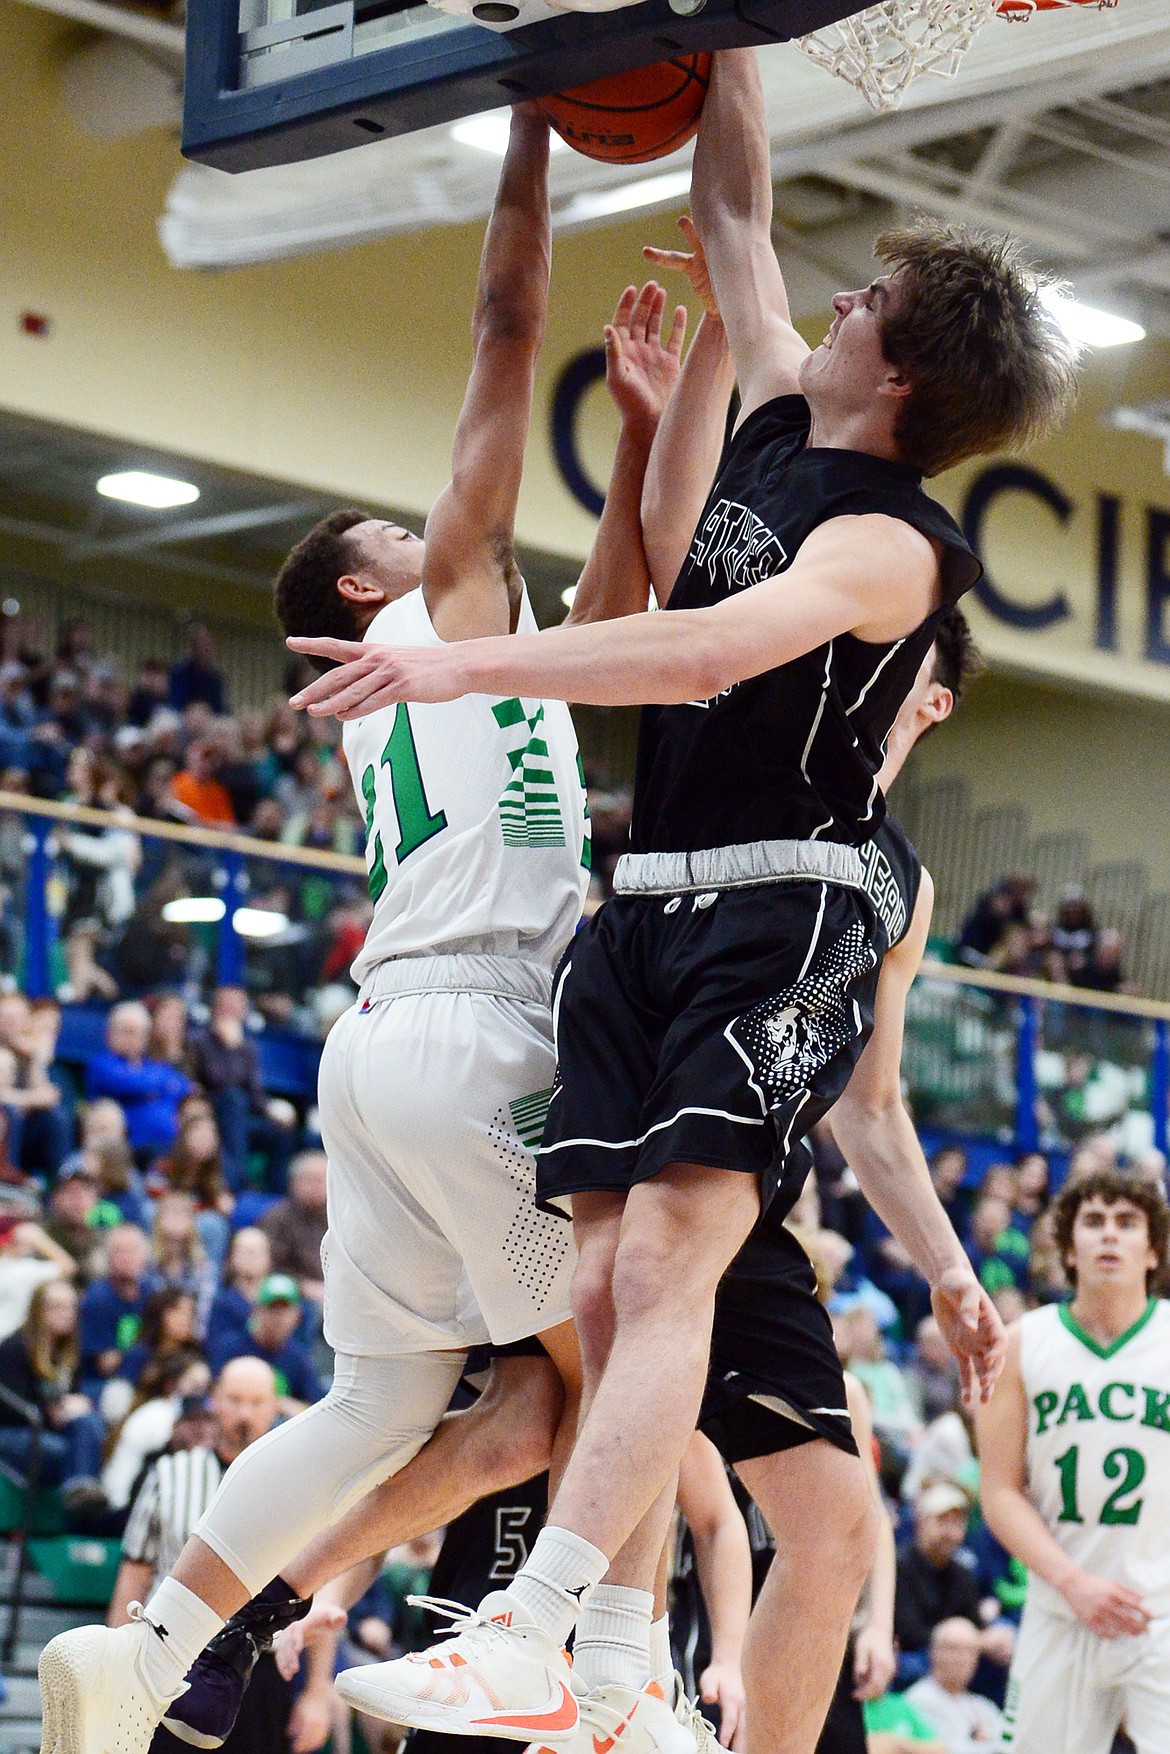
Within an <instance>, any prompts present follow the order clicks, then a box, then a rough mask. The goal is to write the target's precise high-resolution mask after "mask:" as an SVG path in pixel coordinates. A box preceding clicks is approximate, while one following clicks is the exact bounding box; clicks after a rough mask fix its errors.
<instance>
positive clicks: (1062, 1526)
mask: <svg viewBox="0 0 1170 1754" xmlns="http://www.w3.org/2000/svg"><path fill="white" fill-rule="evenodd" d="M1020 1370H1021V1374H1022V1376H1023V1382H1024V1392H1025V1394H1026V1396H1027V1401H1028V1442H1027V1477H1028V1496H1029V1498H1030V1499H1031V1501H1032V1503H1033V1504H1034V1505H1035V1507H1036V1509H1037V1510H1038V1511H1039V1513H1040V1515H1041V1516H1042V1517H1043V1519H1044V1522H1045V1525H1046V1527H1047V1528H1048V1530H1049V1533H1050V1534H1051V1535H1053V1536H1054V1538H1055V1539H1056V1540H1057V1541H1058V1542H1059V1544H1060V1546H1061V1547H1062V1548H1063V1549H1064V1551H1065V1552H1066V1553H1067V1554H1068V1555H1069V1557H1070V1558H1071V1559H1072V1560H1074V1562H1075V1563H1076V1564H1077V1565H1079V1566H1080V1567H1082V1569H1083V1570H1085V1571H1088V1572H1090V1573H1092V1574H1093V1575H1094V1576H1096V1577H1107V1578H1111V1579H1113V1580H1114V1581H1115V1582H1117V1583H1124V1584H1128V1585H1129V1586H1130V1588H1131V1589H1135V1590H1137V1591H1138V1592H1139V1594H1140V1595H1142V1596H1143V1597H1144V1598H1145V1601H1146V1603H1147V1605H1148V1606H1149V1608H1150V1609H1151V1611H1152V1612H1153V1613H1155V1614H1157V1615H1165V1614H1167V1613H1170V1304H1167V1303H1165V1302H1163V1301H1161V1300H1160V1299H1158V1298H1154V1297H1152V1298H1151V1299H1150V1301H1149V1305H1148V1306H1147V1309H1146V1312H1145V1314H1144V1315H1143V1316H1142V1318H1141V1320H1140V1321H1138V1322H1136V1323H1135V1324H1134V1326H1133V1327H1132V1328H1131V1329H1130V1330H1129V1332H1128V1333H1127V1334H1123V1335H1122V1336H1121V1338H1120V1339H1119V1340H1116V1341H1115V1342H1114V1344H1113V1345H1112V1346H1108V1347H1102V1346H1099V1345H1098V1344H1097V1343H1096V1341H1095V1340H1093V1339H1092V1338H1091V1336H1090V1335H1088V1334H1086V1333H1085V1331H1084V1330H1083V1329H1082V1328H1081V1327H1080V1326H1079V1324H1078V1323H1077V1321H1076V1319H1075V1317H1074V1316H1073V1315H1072V1314H1071V1313H1070V1310H1069V1307H1068V1305H1067V1304H1060V1305H1051V1306H1049V1307H1048V1308H1046V1309H1038V1310H1034V1311H1032V1312H1031V1314H1029V1315H1026V1316H1024V1317H1023V1318H1022V1320H1021V1323H1020ZM1034 1598H1035V1600H1036V1605H1037V1606H1043V1607H1045V1608H1047V1609H1048V1610H1049V1611H1050V1612H1052V1613H1055V1614H1060V1615H1064V1616H1065V1617H1067V1618H1072V1610H1071V1608H1069V1607H1068V1604H1067V1603H1066V1602H1065V1600H1064V1598H1063V1597H1062V1596H1060V1595H1059V1594H1058V1593H1057V1592H1056V1591H1055V1590H1053V1589H1051V1588H1050V1587H1049V1586H1048V1585H1046V1584H1045V1583H1044V1582H1043V1580H1042V1579H1040V1578H1036V1577H1033V1578H1032V1579H1031V1580H1030V1585H1029V1602H1032V1600H1033V1599H1034Z"/></svg>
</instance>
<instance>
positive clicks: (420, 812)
mask: <svg viewBox="0 0 1170 1754" xmlns="http://www.w3.org/2000/svg"><path fill="white" fill-rule="evenodd" d="M378 766H379V767H388V768H389V769H390V791H391V795H392V797H393V799H394V814H395V816H396V817H397V818H398V845H397V846H396V847H395V848H394V859H395V862H396V863H397V864H399V865H401V864H402V863H403V862H404V861H405V860H406V859H409V857H410V855H411V853H416V852H417V851H418V849H419V847H421V846H423V845H425V843H426V842H427V841H429V840H431V839H432V838H433V837H434V836H435V835H436V834H439V833H441V832H442V830H443V829H444V828H446V826H447V818H446V816H445V815H444V813H443V811H442V810H432V809H431V807H430V805H429V804H428V802H427V794H426V789H425V787H424V786H423V777H422V774H421V773H420V772H419V765H418V751H417V749H416V748H415V746H414V731H413V730H412V728H411V723H410V713H409V711H408V709H407V705H406V702H405V701H399V703H398V707H397V709H396V711H395V714H394V725H393V728H392V729H391V732H390V735H389V737H388V738H387V739H386V747H385V748H384V749H383V751H382V754H381V758H380V760H379V762H378ZM377 785H378V774H377V769H376V768H375V767H374V764H373V762H371V763H370V765H369V767H367V768H366V771H365V772H364V773H363V775H362V797H363V798H364V799H365V805H366V841H367V844H369V840H370V836H371V834H372V835H373V858H372V859H371V861H370V875H369V884H370V900H371V901H372V902H374V903H377V901H378V898H379V896H380V895H381V894H382V891H383V890H384V889H385V887H386V885H387V883H388V882H389V874H388V872H387V870H386V854H385V849H384V848H383V845H382V836H381V834H380V833H375V831H374V808H375V805H376V803H377Z"/></svg>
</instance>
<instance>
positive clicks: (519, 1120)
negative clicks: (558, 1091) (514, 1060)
mask: <svg viewBox="0 0 1170 1754" xmlns="http://www.w3.org/2000/svg"><path fill="white" fill-rule="evenodd" d="M551 1097H552V1086H551V1085H550V1086H549V1088H548V1089H547V1090H534V1091H533V1093H532V1095H531V1096H518V1097H517V1098H516V1100H515V1102H510V1103H509V1104H508V1111H509V1113H510V1114H511V1116H512V1125H513V1126H514V1127H515V1129H516V1131H517V1133H518V1134H519V1135H520V1143H521V1144H522V1145H524V1146H526V1147H527V1149H528V1150H529V1151H534V1150H535V1149H536V1147H537V1146H538V1145H539V1144H540V1141H541V1140H542V1139H543V1138H544V1123H545V1121H546V1119H547V1118H548V1105H549V1101H550V1099H551Z"/></svg>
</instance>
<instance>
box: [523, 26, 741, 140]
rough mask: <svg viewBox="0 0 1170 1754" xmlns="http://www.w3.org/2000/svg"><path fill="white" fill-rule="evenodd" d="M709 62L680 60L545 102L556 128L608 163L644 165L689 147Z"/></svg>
mask: <svg viewBox="0 0 1170 1754" xmlns="http://www.w3.org/2000/svg"><path fill="white" fill-rule="evenodd" d="M710 77H711V57H710V55H709V54H707V53H703V54H698V55H676V56H675V57H674V59H673V60H670V61H656V62H655V63H654V65H653V66H652V67H636V68H634V70H633V71H632V72H630V73H614V74H612V75H610V76H609V77H608V78H606V79H594V80H592V81H591V82H590V83H589V84H588V85H578V86H574V88H573V89H572V91H562V92H560V93H559V94H558V95H557V96H555V97H546V98H542V99H541V105H540V107H541V109H542V110H543V111H544V113H545V115H546V116H547V117H548V119H549V121H550V122H551V124H552V126H553V127H554V128H555V129H556V131H557V133H558V134H559V135H560V136H561V139H562V140H566V141H568V143H569V145H570V146H575V147H576V149H577V151H578V152H583V153H584V154H585V157H586V158H599V159H602V160H603V161H604V162H605V163H606V164H646V163H647V162H648V161H649V160H650V159H653V158H665V157H666V155H667V153H668V152H674V151H675V149H676V148H677V147H679V146H685V145H686V143H687V141H688V140H690V139H691V138H692V136H693V135H694V133H695V131H696V129H697V128H698V126H699V117H700V115H701V114H702V111H703V99H704V98H705V97H706V95H707V81H708V80H709V78H710Z"/></svg>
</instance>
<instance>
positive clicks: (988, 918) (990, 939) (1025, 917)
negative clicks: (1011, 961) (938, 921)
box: [956, 877, 1036, 968]
mask: <svg viewBox="0 0 1170 1754" xmlns="http://www.w3.org/2000/svg"><path fill="white" fill-rule="evenodd" d="M1035 888H1036V885H1035V883H1034V882H1033V880H1032V878H1030V877H1001V878H1000V880H999V882H998V883H997V884H995V886H994V887H993V888H992V889H989V890H988V891H987V893H986V895H981V896H980V898H979V900H978V901H977V902H976V903H975V906H974V907H973V908H972V909H971V912H970V913H969V914H968V915H967V918H966V919H965V920H964V921H963V926H962V930H961V931H960V933H959V941H958V944H957V946H956V954H957V956H958V959H959V961H960V962H965V963H966V964H967V965H968V967H971V968H984V967H986V966H987V964H988V962H989V961H990V959H991V956H992V953H993V951H994V950H995V949H996V947H997V945H998V944H999V942H1000V940H1001V939H1002V937H1003V936H1004V933H1005V932H1006V931H1007V929H1008V927H1009V926H1011V925H1020V926H1027V925H1029V924H1030V922H1031V911H1032V895H1033V893H1034V891H1035Z"/></svg>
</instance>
